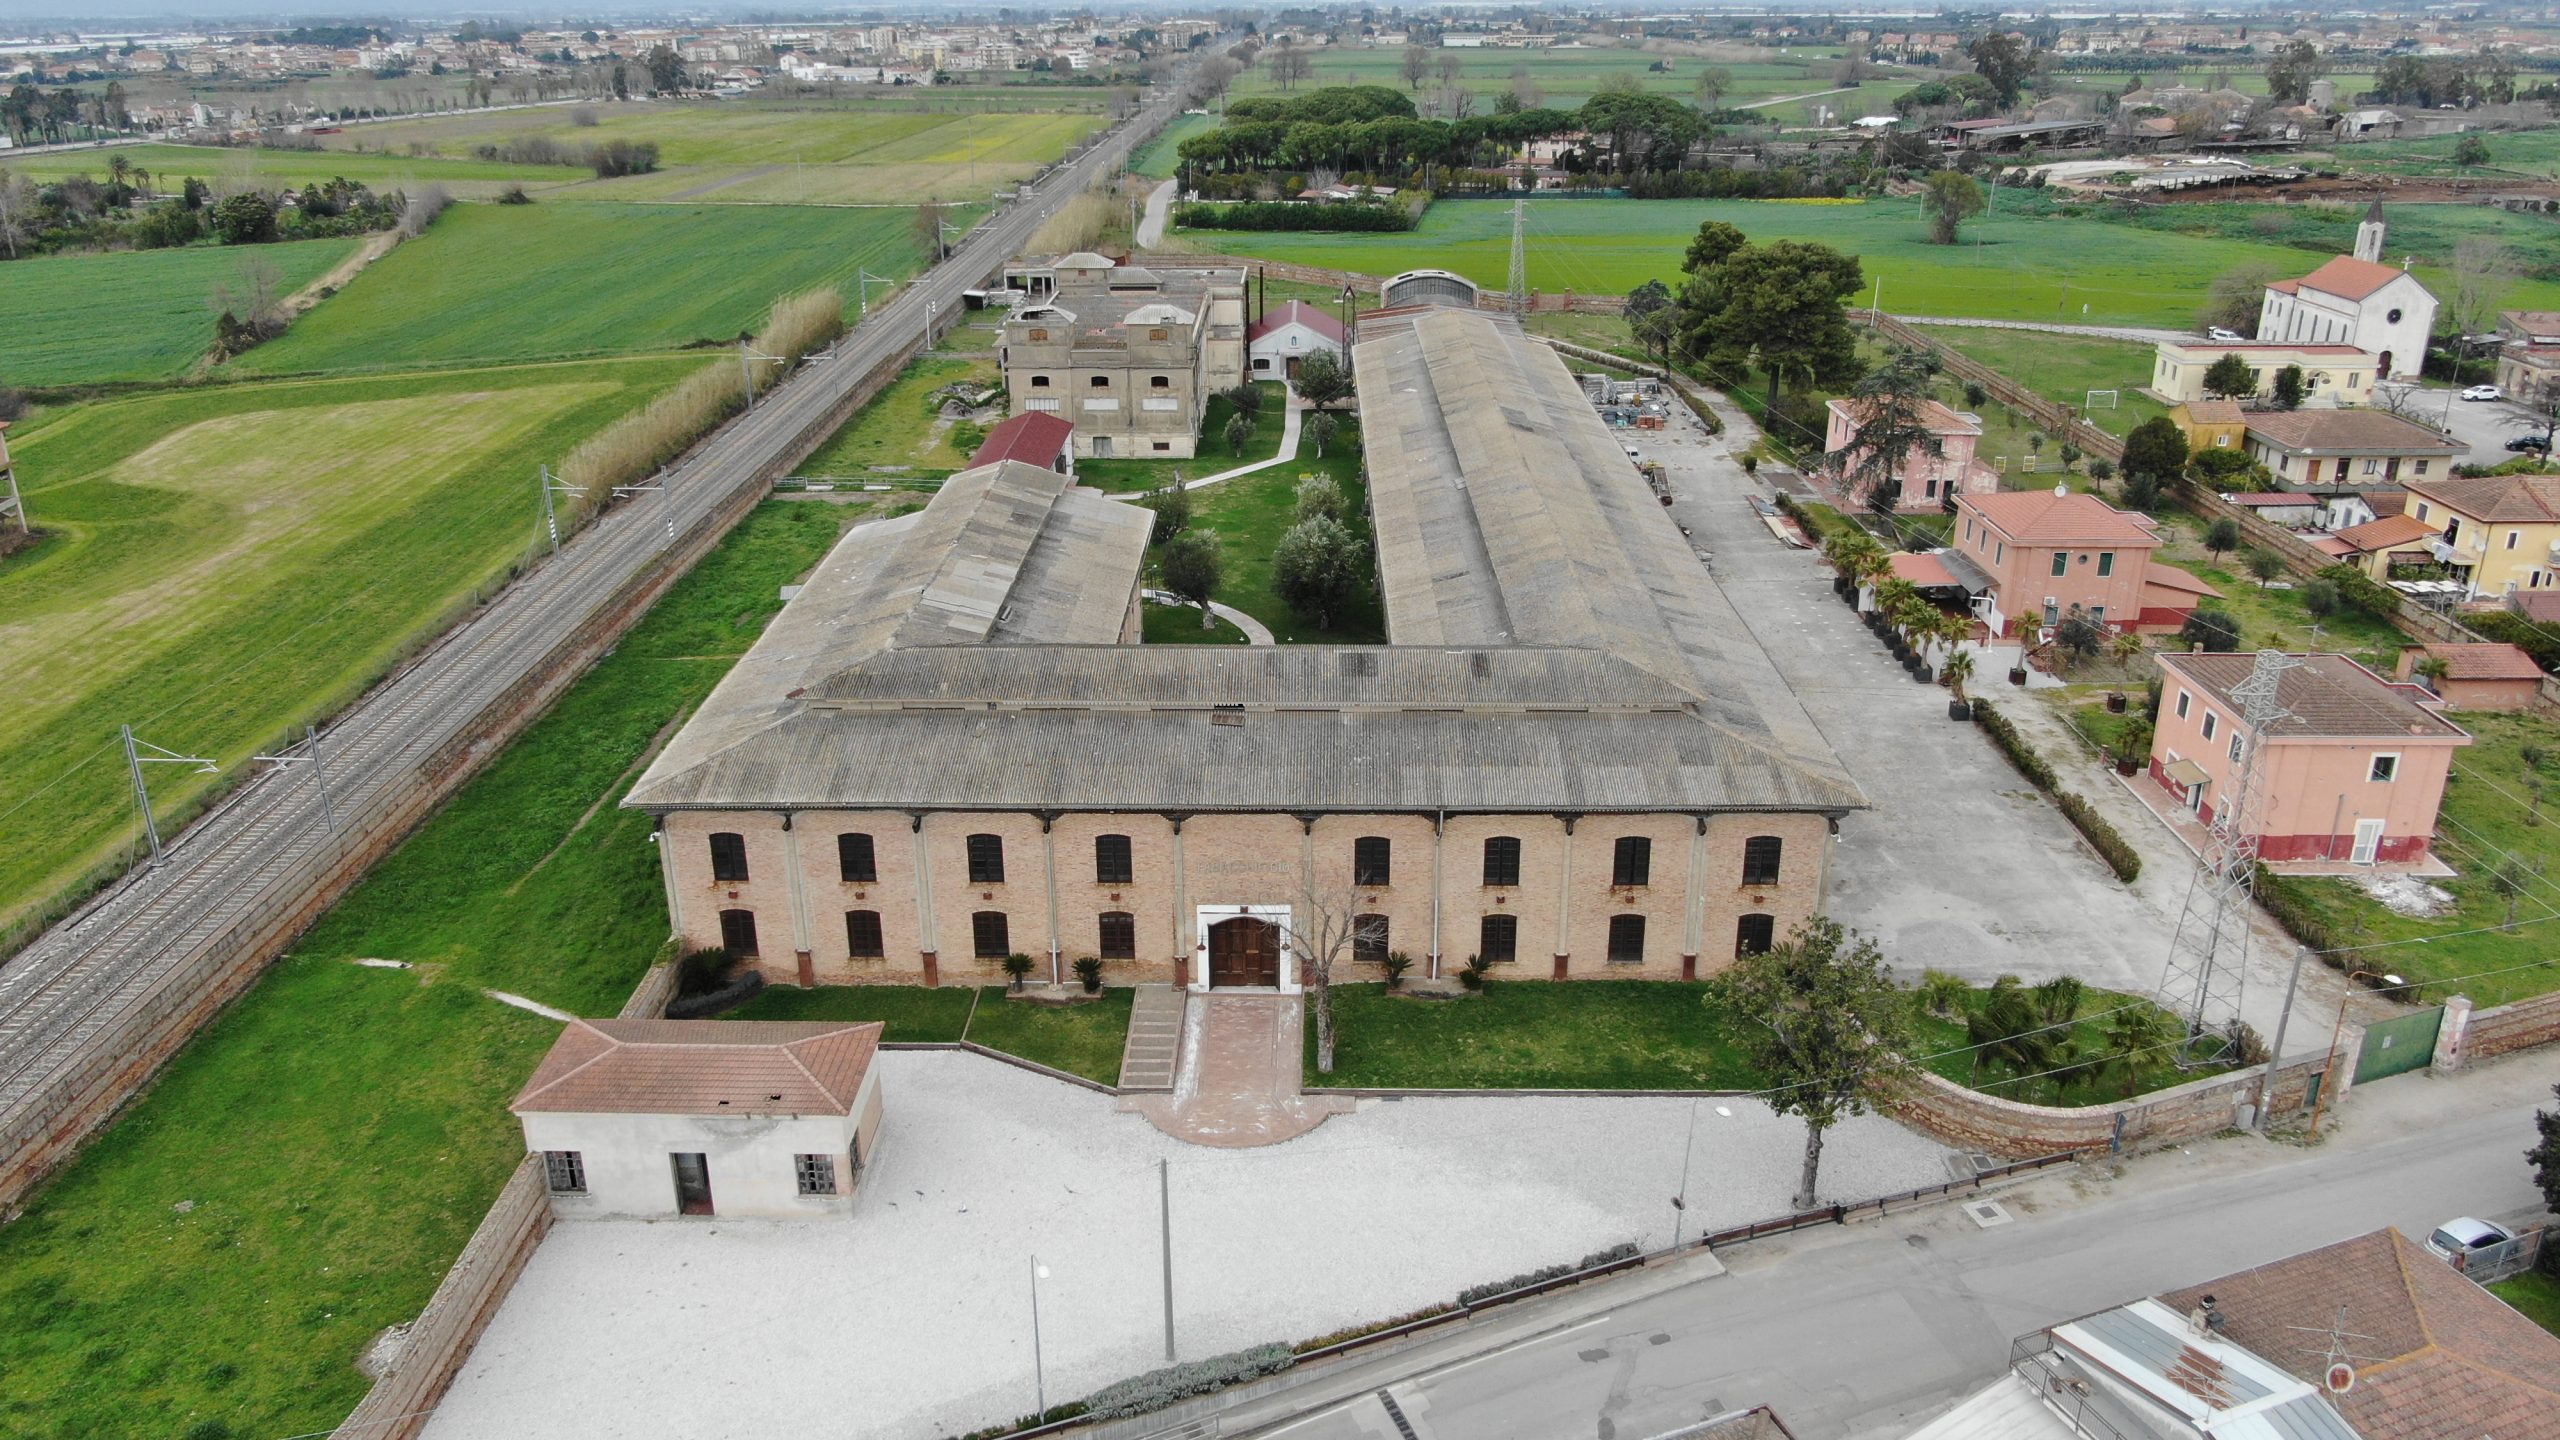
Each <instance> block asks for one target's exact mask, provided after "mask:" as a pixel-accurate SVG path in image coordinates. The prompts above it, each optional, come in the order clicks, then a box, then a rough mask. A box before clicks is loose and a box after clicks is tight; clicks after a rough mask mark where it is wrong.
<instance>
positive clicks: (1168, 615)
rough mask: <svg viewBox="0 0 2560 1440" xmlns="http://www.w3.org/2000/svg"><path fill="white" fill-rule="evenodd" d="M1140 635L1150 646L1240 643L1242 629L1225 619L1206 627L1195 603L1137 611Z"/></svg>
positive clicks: (1149, 607)
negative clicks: (1203, 625) (1202, 623)
mask: <svg viewBox="0 0 2560 1440" xmlns="http://www.w3.org/2000/svg"><path fill="white" fill-rule="evenodd" d="M1138 624H1139V626H1140V638H1141V640H1143V641H1144V643H1146V644H1149V645H1242V644H1244V643H1246V642H1245V638H1244V632H1243V631H1241V630H1239V629H1237V628H1236V627H1235V626H1233V625H1231V624H1228V623H1227V622H1226V621H1224V620H1219V621H1216V622H1215V623H1213V624H1211V625H1210V626H1208V627H1207V628H1205V629H1204V628H1202V626H1201V624H1200V610H1199V607H1198V606H1195V605H1147V606H1142V607H1140V609H1139V611H1138Z"/></svg>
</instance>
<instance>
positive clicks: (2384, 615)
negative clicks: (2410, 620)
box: [2319, 565, 2400, 620]
mask: <svg viewBox="0 0 2560 1440" xmlns="http://www.w3.org/2000/svg"><path fill="white" fill-rule="evenodd" d="M2319 578H2320V579H2323V580H2326V581H2328V582H2329V583H2330V584H2332V585H2335V586H2337V587H2338V598H2339V599H2341V600H2344V601H2346V602H2347V603H2348V604H2349V605H2351V606H2353V607H2355V608H2356V609H2358V610H2361V611H2363V612H2364V613H2365V614H2367V615H2370V616H2372V617H2373V618H2374V619H2376V620H2388V619H2390V618H2391V617H2392V616H2394V615H2397V614H2399V613H2400V592H2399V591H2397V590H2394V589H2392V588H2391V587H2390V586H2388V585H2385V584H2382V583H2381V582H2380V581H2377V580H2375V579H2374V578H2373V577H2372V576H2370V575H2367V574H2365V573H2364V572H2363V571H2361V570H2359V569H2357V568H2356V567H2354V566H2353V565H2330V566H2325V567H2323V568H2322V569H2321V571H2320V572H2319Z"/></svg>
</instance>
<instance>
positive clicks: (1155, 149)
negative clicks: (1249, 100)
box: [1129, 115, 1218, 180]
mask: <svg viewBox="0 0 2560 1440" xmlns="http://www.w3.org/2000/svg"><path fill="white" fill-rule="evenodd" d="M1217 128H1218V120H1217V117H1216V116H1214V115H1177V116H1175V117H1174V120H1173V123H1172V124H1170V125H1167V126H1165V127H1164V129H1163V130H1162V131H1161V132H1159V133H1158V134H1157V136H1156V138H1154V139H1153V140H1150V141H1148V142H1147V143H1146V145H1145V146H1144V147H1142V148H1141V149H1140V150H1139V151H1138V153H1137V154H1136V155H1134V156H1132V157H1130V161H1129V172H1130V173H1131V174H1133V175H1144V176H1146V177H1147V178H1148V179H1150V180H1170V179H1172V178H1173V176H1174V172H1175V171H1177V170H1179V169H1181V168H1182V156H1181V155H1180V153H1178V152H1179V151H1180V150H1181V148H1182V142H1183V141H1185V140H1188V139H1190V138H1191V137H1192V136H1194V135H1206V134H1208V133H1209V132H1210V131H1212V130H1215V129H1217Z"/></svg>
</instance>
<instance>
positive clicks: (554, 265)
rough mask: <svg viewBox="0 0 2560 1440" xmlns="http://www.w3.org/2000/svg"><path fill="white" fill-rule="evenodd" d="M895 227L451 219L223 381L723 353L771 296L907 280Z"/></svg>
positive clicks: (754, 214)
mask: <svg viewBox="0 0 2560 1440" xmlns="http://www.w3.org/2000/svg"><path fill="white" fill-rule="evenodd" d="M973 213H974V212H973ZM967 218H969V217H965V216H964V217H962V219H963V220H966V219H967ZM908 221H909V212H907V211H905V210H886V209H884V210H840V209H818V208H811V207H793V208H758V209H745V208H739V207H734V206H716V205H695V206H660V205H651V206H640V205H572V204H564V203H560V202H557V201H546V202H544V203H541V204H537V205H463V206H457V207H455V208H454V209H453V210H451V211H448V212H447V213H446V214H445V215H444V217H443V218H442V219H440V220H438V221H437V222H436V223H435V226H434V228H432V229H430V230H429V231H428V232H427V233H426V234H425V235H423V236H421V237H419V238H418V239H416V240H412V241H410V242H409V243H407V244H405V245H402V246H401V247H400V248H398V249H397V250H394V251H392V252H391V253H390V254H389V255H387V256H384V257H383V258H382V259H381V260H380V261H378V262H376V263H375V264H374V265H372V266H370V267H368V268H367V269H366V271H365V272H364V274H362V275H360V276H358V277H357V278H356V280H355V282H354V283H353V284H351V285H349V286H348V287H347V288H346V289H345V290H343V291H341V292H339V294H337V295H336V296H335V297H333V298H331V299H330V300H329V301H327V302H326V303H324V304H322V305H321V306H319V307H318V308H317V309H315V310H313V311H312V312H311V313H310V314H308V315H305V316H304V317H303V318H302V319H301V320H299V321H297V322H296V323H295V325H294V327H293V329H292V330H290V331H288V332H286V334H285V335H284V337H283V338H282V339H279V340H275V341H272V342H270V343H268V344H266V345H262V346H260V347H258V348H257V349H255V350H252V351H250V352H249V353H248V354H246V355H244V356H242V357H241V358H240V359H239V360H237V361H234V362H233V364H232V368H234V369H237V370H241V371H245V372H248V373H253V374H267V375H279V374H311V373H319V372H343V371H349V370H364V369H387V368H390V367H392V366H395V365H397V366H422V365H456V364H474V363H482V364H485V363H489V362H493V361H507V360H531V359H549V358H556V357H564V356H572V355H592V354H600V353H618V352H629V351H635V350H656V349H669V348H673V347H676V346H680V345H690V344H729V343H732V342H734V341H736V340H737V339H738V337H739V336H740V335H741V334H742V333H745V332H747V331H749V330H752V329H753V328H754V327H755V326H756V325H757V324H758V323H759V322H761V321H762V319H763V318H764V313H765V310H766V308H767V307H768V306H770V305H771V304H772V303H773V301H774V300H775V298H776V297H778V296H781V295H784V294H787V293H789V292H791V291H795V290H804V289H808V288H810V287H812V286H817V285H823V284H829V283H836V282H844V281H849V280H851V279H852V278H853V275H854V270H855V267H857V266H868V267H870V269H871V272H872V273H873V274H875V275H883V274H885V275H896V276H903V275H906V274H908V273H909V272H911V271H913V270H914V269H915V268H916V266H917V264H918V262H919V260H920V259H921V258H922V257H921V254H920V252H919V251H918V248H917V246H916V242H915V239H914V236H913V235H912V234H911V233H910V232H909V223H908ZM852 298H853V297H852V296H851V295H850V294H848V295H847V297H846V303H847V306H848V308H850V306H851V304H852ZM872 298H873V299H874V300H875V301H876V300H878V299H880V298H882V297H880V296H879V295H878V294H876V293H875V294H874V295H873V297H872Z"/></svg>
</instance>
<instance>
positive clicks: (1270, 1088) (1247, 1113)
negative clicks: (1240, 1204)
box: [1120, 990, 1353, 1148]
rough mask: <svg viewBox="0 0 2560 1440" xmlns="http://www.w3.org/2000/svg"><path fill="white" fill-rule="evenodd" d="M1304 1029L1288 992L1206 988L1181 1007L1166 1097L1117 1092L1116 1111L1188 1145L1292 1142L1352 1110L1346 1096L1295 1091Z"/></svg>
mask: <svg viewBox="0 0 2560 1440" xmlns="http://www.w3.org/2000/svg"><path fill="white" fill-rule="evenodd" d="M1304 1032H1305V1024H1304V1020H1303V1012H1302V1011H1301V1009H1300V1006H1299V999H1298V997H1297V996H1295V995H1282V994H1280V993H1278V992H1276V991H1271V990H1261V991H1245V992H1238V991H1230V990H1212V991H1210V992H1209V993H1208V994H1206V995H1202V996H1200V997H1198V998H1197V999H1195V1000H1193V1001H1192V1002H1191V1004H1190V1005H1189V1006H1187V1007H1186V1008H1185V1009H1184V1012H1183V1016H1182V1059H1181V1060H1180V1062H1179V1063H1178V1064H1177V1066H1176V1072H1177V1073H1176V1076H1175V1080H1174V1087H1173V1090H1172V1092H1171V1093H1170V1094H1162V1095H1124V1096H1122V1097H1121V1099H1120V1108H1121V1109H1122V1110H1134V1111H1136V1112H1137V1113H1138V1114H1141V1115H1144V1116H1146V1117H1147V1121H1148V1123H1149V1124H1152V1125H1154V1126H1155V1127H1156V1128H1157V1129H1159V1130H1161V1131H1163V1132H1164V1133H1166V1134H1167V1135H1170V1136H1172V1137H1174V1138H1175V1139H1177V1140H1187V1141H1189V1142H1190V1143H1192V1144H1194V1145H1213V1146H1218V1147H1221V1148H1240V1147H1243V1146H1248V1145H1277V1144H1279V1143H1280V1142H1282V1141H1284V1140H1294V1139H1296V1138H1297V1137H1299V1136H1301V1135H1304V1134H1306V1133H1307V1132H1308V1131H1310V1130H1313V1129H1314V1128H1316V1127H1317V1126H1318V1125H1321V1124H1323V1123H1324V1122H1325V1120H1326V1119H1328V1118H1329V1117H1331V1116H1335V1115H1347V1114H1350V1113H1351V1111H1352V1109H1353V1102H1352V1099H1351V1097H1350V1096H1348V1095H1326V1094H1317V1095H1306V1094H1302V1093H1300V1091H1299V1088H1298V1085H1299V1080H1300V1078H1301V1077H1300V1073H1299V1072H1300V1067H1301V1065H1302V1063H1303V1060H1304V1046H1305V1038H1304Z"/></svg>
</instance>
